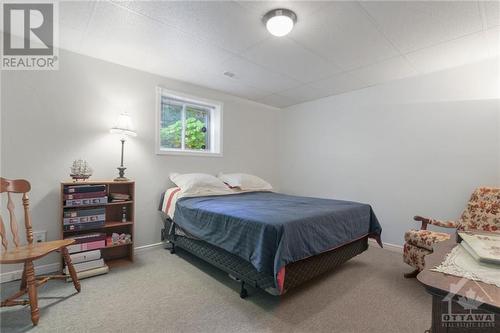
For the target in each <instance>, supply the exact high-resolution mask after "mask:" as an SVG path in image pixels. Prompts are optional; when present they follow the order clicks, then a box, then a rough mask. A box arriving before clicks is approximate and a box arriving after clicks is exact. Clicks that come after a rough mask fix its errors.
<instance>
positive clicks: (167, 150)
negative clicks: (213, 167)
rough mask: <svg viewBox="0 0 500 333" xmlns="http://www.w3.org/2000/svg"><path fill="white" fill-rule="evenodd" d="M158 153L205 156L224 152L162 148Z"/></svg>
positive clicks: (220, 154)
mask: <svg viewBox="0 0 500 333" xmlns="http://www.w3.org/2000/svg"><path fill="white" fill-rule="evenodd" d="M156 155H177V156H204V157H222V153H212V152H202V151H187V150H174V149H172V150H169V149H160V150H157V151H156Z"/></svg>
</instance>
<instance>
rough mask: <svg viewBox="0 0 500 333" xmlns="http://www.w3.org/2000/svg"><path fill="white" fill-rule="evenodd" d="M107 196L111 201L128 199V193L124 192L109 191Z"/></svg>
mask: <svg viewBox="0 0 500 333" xmlns="http://www.w3.org/2000/svg"><path fill="white" fill-rule="evenodd" d="M109 197H110V198H111V202H123V201H128V200H130V194H126V193H110V194H109Z"/></svg>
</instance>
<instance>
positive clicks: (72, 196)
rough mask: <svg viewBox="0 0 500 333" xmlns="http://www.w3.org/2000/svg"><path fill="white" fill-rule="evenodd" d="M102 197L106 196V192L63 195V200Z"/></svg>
mask: <svg viewBox="0 0 500 333" xmlns="http://www.w3.org/2000/svg"><path fill="white" fill-rule="evenodd" d="M104 196H106V191H100V192H85V193H74V194H65V195H64V200H73V199H87V198H99V197H104Z"/></svg>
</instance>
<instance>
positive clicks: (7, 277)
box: [0, 242, 163, 283]
mask: <svg viewBox="0 0 500 333" xmlns="http://www.w3.org/2000/svg"><path fill="white" fill-rule="evenodd" d="M162 245H163V243H161V242H160V243H154V244H149V245H143V246H138V247H136V248H134V251H135V252H136V253H140V252H144V251H147V250H151V249H154V248H156V247H159V246H162ZM59 270H61V264H60V263H52V264H46V265H38V266H35V274H36V275H40V274H49V273H54V272H57V271H59ZM22 275H23V270H22V269H20V270H17V271H10V272H5V273H0V283H4V282H10V281H15V280H20V279H21V276H22Z"/></svg>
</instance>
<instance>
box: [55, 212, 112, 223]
mask: <svg viewBox="0 0 500 333" xmlns="http://www.w3.org/2000/svg"><path fill="white" fill-rule="evenodd" d="M99 221H103V222H104V221H106V214H101V215H91V216H81V217H65V218H64V221H63V224H64V225H69V224H78V223H90V222H99Z"/></svg>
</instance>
